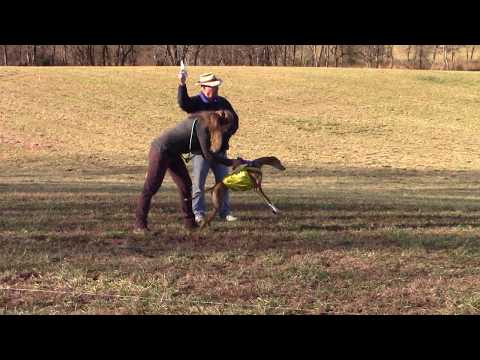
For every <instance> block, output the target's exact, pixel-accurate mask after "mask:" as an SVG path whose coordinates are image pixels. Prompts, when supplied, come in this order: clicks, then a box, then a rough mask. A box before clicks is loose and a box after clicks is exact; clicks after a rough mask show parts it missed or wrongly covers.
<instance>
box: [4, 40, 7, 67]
mask: <svg viewBox="0 0 480 360" xmlns="http://www.w3.org/2000/svg"><path fill="white" fill-rule="evenodd" d="M3 64H4V65H5V66H8V53H7V45H3Z"/></svg>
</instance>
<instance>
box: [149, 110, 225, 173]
mask: <svg viewBox="0 0 480 360" xmlns="http://www.w3.org/2000/svg"><path fill="white" fill-rule="evenodd" d="M195 119H197V116H195V114H192V115H190V116H189V117H188V118H186V119H185V120H183V121H182V122H180V123H179V124H178V125H177V126H175V127H174V128H171V129H168V130H167V131H165V132H164V133H163V134H162V135H161V136H160V137H158V138H156V139H155V140H153V142H152V145H153V146H154V147H156V148H157V149H158V151H160V152H164V151H166V152H167V153H168V154H170V155H178V154H186V153H188V152H190V148H189V146H190V136H191V133H192V125H193V122H194V121H195ZM210 145H211V143H210V132H209V130H208V128H207V126H206V125H204V124H203V123H202V122H200V121H197V122H196V124H195V128H194V131H193V136H192V148H191V151H192V153H197V154H202V155H203V157H204V158H205V159H206V160H208V161H212V160H213V161H215V162H219V163H221V164H223V165H225V166H232V164H233V161H232V160H230V159H226V158H224V157H222V156H221V155H219V153H220V152H222V150H220V151H218V152H217V153H214V152H212V151H211V150H210Z"/></svg>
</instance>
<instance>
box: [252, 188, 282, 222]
mask: <svg viewBox="0 0 480 360" xmlns="http://www.w3.org/2000/svg"><path fill="white" fill-rule="evenodd" d="M254 190H255V192H256V193H257V194H258V195H260V197H261V198H262V199H263V200H265V202H266V203H267V205H268V206H270V208H271V209H272V211H273V213H274V214H275V215H276V214H278V213H279V210H278V209H277V208H276V207H275V205H273V204H272V202H271V201H270V199H269V198H268V196H267V195H265V193H264V192H263V190H262V187H261V186H257V187H255V189H254Z"/></svg>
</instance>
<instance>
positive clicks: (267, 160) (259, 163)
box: [253, 156, 285, 171]
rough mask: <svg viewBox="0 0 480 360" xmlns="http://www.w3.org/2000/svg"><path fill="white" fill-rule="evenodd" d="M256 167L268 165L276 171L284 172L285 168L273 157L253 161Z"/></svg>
mask: <svg viewBox="0 0 480 360" xmlns="http://www.w3.org/2000/svg"><path fill="white" fill-rule="evenodd" d="M253 163H254V164H255V166H256V167H262V166H263V165H270V166H273V167H274V168H275V169H278V170H282V171H283V170H285V166H283V164H282V162H281V161H280V160H279V159H278V158H277V157H275V156H264V157H261V158H258V159H255V160H254V161H253Z"/></svg>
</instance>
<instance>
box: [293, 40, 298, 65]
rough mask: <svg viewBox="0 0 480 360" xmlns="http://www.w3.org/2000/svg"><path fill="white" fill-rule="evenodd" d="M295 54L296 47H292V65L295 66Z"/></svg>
mask: <svg viewBox="0 0 480 360" xmlns="http://www.w3.org/2000/svg"><path fill="white" fill-rule="evenodd" d="M296 52H297V45H293V57H292V65H293V66H295V55H296Z"/></svg>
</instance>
